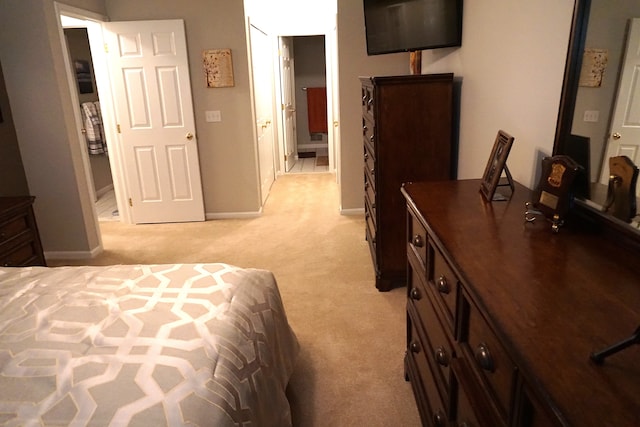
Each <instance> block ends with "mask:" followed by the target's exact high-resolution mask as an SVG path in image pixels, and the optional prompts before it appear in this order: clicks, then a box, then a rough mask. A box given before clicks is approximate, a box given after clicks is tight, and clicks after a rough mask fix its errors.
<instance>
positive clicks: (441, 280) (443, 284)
mask: <svg viewBox="0 0 640 427" xmlns="http://www.w3.org/2000/svg"><path fill="white" fill-rule="evenodd" d="M436 286H437V287H438V292H440V293H441V294H448V293H449V292H451V286H449V282H447V278H446V277H444V276H440V277H438V280H437V282H436Z"/></svg>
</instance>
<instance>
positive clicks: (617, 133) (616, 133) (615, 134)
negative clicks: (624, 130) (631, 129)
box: [611, 132, 622, 141]
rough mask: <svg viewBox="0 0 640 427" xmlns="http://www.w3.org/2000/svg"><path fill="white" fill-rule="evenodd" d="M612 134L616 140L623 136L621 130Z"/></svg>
mask: <svg viewBox="0 0 640 427" xmlns="http://www.w3.org/2000/svg"><path fill="white" fill-rule="evenodd" d="M611 136H613V139H615V140H616V141H617V140H619V139H620V138H622V135H620V133H619V132H614V133H613V135H611Z"/></svg>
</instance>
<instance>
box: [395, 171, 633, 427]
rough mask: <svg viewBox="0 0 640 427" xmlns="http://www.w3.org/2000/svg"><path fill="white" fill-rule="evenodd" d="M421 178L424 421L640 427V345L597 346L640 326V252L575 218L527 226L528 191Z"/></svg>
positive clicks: (418, 258)
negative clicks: (601, 357) (487, 196)
mask: <svg viewBox="0 0 640 427" xmlns="http://www.w3.org/2000/svg"><path fill="white" fill-rule="evenodd" d="M479 187H480V180H465V181H449V182H439V183H429V182H425V183H408V184H406V185H405V186H404V187H403V189H402V192H403V194H404V196H405V198H406V201H407V206H408V215H407V220H406V222H405V223H406V225H407V228H408V233H407V238H406V240H405V241H406V249H407V253H408V286H407V297H408V302H407V322H408V324H407V352H406V357H405V369H406V376H407V377H408V379H410V381H411V383H412V387H413V390H414V394H415V397H416V401H417V403H418V408H419V410H420V414H421V417H422V420H423V423H424V424H425V425H435V426H476V427H477V426H491V427H499V426H532V427H537V426H580V427H584V426H598V427H600V426H636V425H640V346H639V345H634V346H631V347H628V348H626V349H624V350H622V351H620V352H619V353H616V354H614V355H612V356H609V357H608V358H607V359H606V360H605V361H604V363H603V364H602V365H601V366H598V365H597V364H595V363H594V362H592V361H591V360H590V355H591V353H592V352H595V351H599V350H602V349H604V348H607V347H609V346H611V345H613V344H615V343H617V342H619V341H621V340H623V339H625V338H627V337H629V336H630V335H631V334H632V333H633V332H634V330H635V329H636V328H637V327H638V326H640V267H639V266H640V263H638V256H639V254H638V253H632V252H629V251H626V250H624V249H623V248H620V247H619V246H617V244H616V242H615V241H613V240H609V239H605V238H603V237H602V236H601V235H600V234H599V232H596V231H594V230H593V229H592V228H589V227H588V226H586V225H584V226H583V225H582V224H580V223H579V222H578V221H579V219H578V218H570V220H569V222H568V224H566V225H565V226H564V227H562V228H561V229H560V232H559V233H557V234H554V233H552V232H551V228H550V223H549V222H548V221H546V220H544V219H542V220H538V221H536V222H535V223H533V224H529V223H527V224H525V222H524V210H525V205H524V204H525V202H526V201H530V200H531V192H530V191H529V190H527V189H526V188H525V187H523V186H522V185H520V184H517V183H516V188H515V193H514V195H513V197H512V198H511V200H509V201H506V202H493V203H487V202H485V201H484V199H483V198H482V196H481V194H480V192H479Z"/></svg>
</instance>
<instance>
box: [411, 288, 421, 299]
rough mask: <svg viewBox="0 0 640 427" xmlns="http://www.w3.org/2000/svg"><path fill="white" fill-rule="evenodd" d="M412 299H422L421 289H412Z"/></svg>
mask: <svg viewBox="0 0 640 427" xmlns="http://www.w3.org/2000/svg"><path fill="white" fill-rule="evenodd" d="M411 299H412V300H415V301H420V299H422V293H420V289H418V288H413V289H411Z"/></svg>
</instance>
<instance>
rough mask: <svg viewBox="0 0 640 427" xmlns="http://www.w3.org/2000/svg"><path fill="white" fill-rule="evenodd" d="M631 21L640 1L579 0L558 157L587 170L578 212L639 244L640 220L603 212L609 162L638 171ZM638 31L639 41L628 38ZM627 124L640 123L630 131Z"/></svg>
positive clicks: (638, 97)
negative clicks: (623, 161)
mask: <svg viewBox="0 0 640 427" xmlns="http://www.w3.org/2000/svg"><path fill="white" fill-rule="evenodd" d="M633 18H640V1H638V0H618V1H616V4H615V7H613V6H612V5H611V2H610V0H576V1H575V8H574V16H573V25H572V32H571V38H570V40H569V50H568V54H567V64H566V68H565V76H564V85H563V90H562V96H561V101H560V111H559V115H558V125H557V129H556V138H555V145H554V154H567V155H569V156H571V157H572V158H574V159H575V160H576V161H578V162H579V163H580V164H581V165H583V166H584V167H585V174H584V177H583V181H584V182H582V183H577V184H578V185H577V188H576V205H577V206H576V208H577V210H579V211H580V212H581V213H585V214H586V215H587V216H589V217H591V218H594V219H597V221H598V222H599V223H600V224H603V225H605V226H606V227H608V228H612V229H614V230H615V231H616V232H619V233H622V234H623V235H625V236H626V237H630V238H631V239H632V240H634V241H636V242H640V216H635V217H634V218H631V219H629V220H624V221H623V220H620V219H619V218H616V217H615V216H614V215H611V214H610V213H609V212H604V211H603V206H604V205H605V202H606V199H607V187H608V184H609V182H608V181H609V167H610V166H609V158H610V157H612V156H619V155H626V156H627V157H629V158H630V159H631V160H632V161H633V162H634V163H635V164H636V165H639V166H640V164H639V163H640V86H635V87H634V85H633V82H634V81H635V80H636V77H635V76H633V70H634V69H638V67H640V59H638V58H636V63H635V64H633V63H631V64H630V62H631V59H630V57H632V56H634V55H625V52H626V51H627V49H630V50H634V51H635V52H638V51H640V19H637V20H635V21H634V19H633ZM634 27H637V28H636V29H634V30H633V32H637V35H635V36H633V37H630V36H629V35H630V34H633V32H632V29H633V28H634ZM625 63H626V64H625ZM628 70H631V71H628ZM625 72H626V73H627V76H626V78H623V77H625V74H624V73H625ZM630 76H631V78H629V77H630ZM638 80H640V79H638ZM625 81H627V82H628V81H631V82H632V83H631V84H629V83H625ZM621 82H622V83H621ZM639 85H640V83H639ZM634 95H635V98H634ZM634 99H635V106H634V105H633V104H634V103H633V101H634ZM616 104H621V105H625V108H620V107H617V105H616ZM620 115H624V117H625V120H623V121H622V122H621V120H620V118H619V117H620ZM629 120H631V121H632V122H634V123H635V125H632V126H625V125H624V122H629ZM621 123H623V124H622V125H621ZM634 127H635V128H638V129H637V130H636V132H639V133H638V134H637V136H634V135H633V134H632V133H631V131H632V130H633V128H634ZM639 206H640V205H639Z"/></svg>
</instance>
